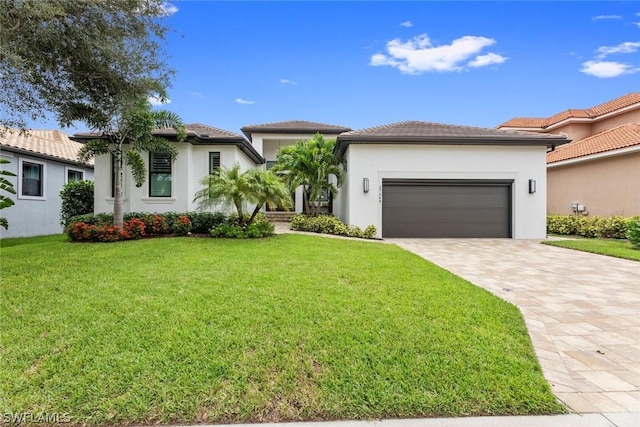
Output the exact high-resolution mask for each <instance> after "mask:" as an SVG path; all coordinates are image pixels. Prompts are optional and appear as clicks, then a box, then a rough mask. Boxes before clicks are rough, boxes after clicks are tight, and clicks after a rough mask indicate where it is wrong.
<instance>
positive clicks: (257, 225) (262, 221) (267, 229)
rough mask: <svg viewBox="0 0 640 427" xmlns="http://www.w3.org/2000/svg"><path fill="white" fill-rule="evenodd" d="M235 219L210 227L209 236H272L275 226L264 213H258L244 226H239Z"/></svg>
mask: <svg viewBox="0 0 640 427" xmlns="http://www.w3.org/2000/svg"><path fill="white" fill-rule="evenodd" d="M236 222H237V216H236V218H235V220H230V221H229V222H227V223H223V224H220V225H217V226H215V227H213V228H212V229H211V232H210V235H211V237H226V238H231V239H257V238H262V237H269V236H273V234H274V231H275V227H274V226H273V224H271V223H270V222H269V221H268V220H267V219H266V216H265V215H262V216H260V215H258V216H256V218H255V219H254V221H253V223H251V224H250V225H248V226H246V227H244V228H243V227H241V226H239V225H238V224H237V223H236Z"/></svg>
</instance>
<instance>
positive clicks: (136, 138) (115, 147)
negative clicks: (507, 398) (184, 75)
mask: <svg viewBox="0 0 640 427" xmlns="http://www.w3.org/2000/svg"><path fill="white" fill-rule="evenodd" d="M85 120H86V121H87V123H89V124H90V125H91V124H93V125H94V131H96V132H95V133H96V137H97V138H96V139H93V140H91V141H88V142H87V143H86V144H85V145H84V146H83V147H82V148H81V149H80V152H79V153H78V158H79V160H80V161H81V162H87V161H88V160H89V159H91V158H93V157H95V156H98V155H102V154H109V153H111V154H112V155H113V159H114V174H115V182H114V190H115V191H114V192H115V194H114V203H113V223H114V225H117V226H119V227H121V226H122V219H123V218H122V171H123V166H124V165H127V166H129V168H130V169H131V175H132V176H133V180H134V183H135V185H136V187H141V186H142V184H144V182H145V177H146V174H147V172H146V168H145V166H144V160H143V159H142V156H141V154H140V153H141V152H145V151H146V152H160V153H167V154H170V155H171V160H172V161H174V160H175V159H176V157H177V156H178V150H177V149H176V147H175V146H174V145H173V144H172V143H171V141H169V140H167V139H165V138H161V137H158V136H156V135H155V134H154V131H156V130H158V129H167V128H171V129H173V130H175V132H176V139H177V140H178V141H184V139H185V138H186V130H185V127H184V125H183V124H182V120H180V117H178V115H176V114H175V113H172V112H170V111H164V110H161V111H154V110H152V108H151V104H150V103H149V102H148V101H147V100H146V99H145V100H139V101H137V102H135V103H134V104H132V105H129V106H123V107H122V108H121V109H120V112H119V113H117V114H116V115H115V116H114V117H112V118H105V117H92V116H88V117H86V118H85ZM125 143H126V144H128V146H129V149H128V150H127V151H126V152H125V151H124V150H123V144H125Z"/></svg>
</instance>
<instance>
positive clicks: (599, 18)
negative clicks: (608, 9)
mask: <svg viewBox="0 0 640 427" xmlns="http://www.w3.org/2000/svg"><path fill="white" fill-rule="evenodd" d="M591 19H592V20H593V21H602V20H604V19H622V16H620V15H598V16H594V17H593V18H591Z"/></svg>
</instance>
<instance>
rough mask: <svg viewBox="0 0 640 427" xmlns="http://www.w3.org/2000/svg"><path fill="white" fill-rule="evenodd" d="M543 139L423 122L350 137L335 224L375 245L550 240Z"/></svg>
mask: <svg viewBox="0 0 640 427" xmlns="http://www.w3.org/2000/svg"><path fill="white" fill-rule="evenodd" d="M566 142H567V140H566V138H565V137H564V136H558V135H540V134H534V133H522V132H515V131H504V130H494V129H482V128H475V127H467V126H453V125H445V124H438V123H428V122H420V121H406V122H400V123H394V124H389V125H385V126H377V127H372V128H368V129H362V130H357V131H351V132H345V133H342V134H340V135H339V136H338V138H337V145H336V149H337V153H338V154H339V155H342V156H344V158H345V159H346V163H347V165H348V167H347V176H346V179H345V184H344V185H343V187H342V189H341V191H340V194H338V198H339V199H340V206H341V210H340V211H339V212H338V213H337V214H338V216H339V217H340V218H341V219H342V220H343V221H344V222H345V223H347V224H354V225H358V226H361V227H363V226H366V225H367V224H373V225H375V226H376V227H377V229H378V237H512V238H516V239H539V238H545V237H546V221H545V210H546V190H545V189H546V179H545V155H546V151H547V149H548V148H550V147H555V146H557V145H560V144H563V143H566Z"/></svg>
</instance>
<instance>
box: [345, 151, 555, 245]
mask: <svg viewBox="0 0 640 427" xmlns="http://www.w3.org/2000/svg"><path fill="white" fill-rule="evenodd" d="M545 153H546V149H545V147H513V146H509V147H497V146H468V145H465V146H461V145H460V146H445V145H401V144H393V145H374V144H351V145H350V146H349V147H348V149H347V152H346V154H345V157H346V159H347V184H346V185H344V186H343V188H342V189H341V194H340V197H341V199H342V201H343V202H342V203H341V204H340V205H341V206H340V211H339V212H337V214H338V216H339V217H340V218H341V219H342V220H343V221H344V222H345V223H347V224H351V225H357V226H359V227H361V228H364V227H366V226H367V225H370V224H373V225H375V226H376V228H377V230H378V237H381V236H382V196H381V194H382V180H383V178H409V179H410V178H414V179H504V180H513V181H514V182H513V188H512V192H513V193H512V204H513V206H512V217H513V237H514V238H516V239H542V238H545V237H546V160H545ZM363 178H369V184H370V191H369V193H364V192H363V190H362V180H363ZM529 179H535V180H536V183H537V191H536V193H534V194H529V192H528V183H529Z"/></svg>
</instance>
